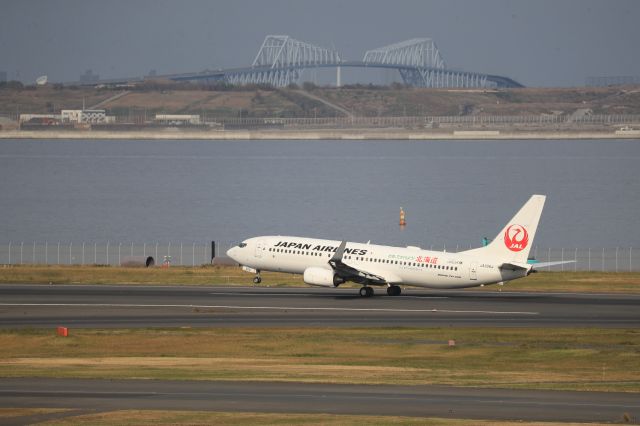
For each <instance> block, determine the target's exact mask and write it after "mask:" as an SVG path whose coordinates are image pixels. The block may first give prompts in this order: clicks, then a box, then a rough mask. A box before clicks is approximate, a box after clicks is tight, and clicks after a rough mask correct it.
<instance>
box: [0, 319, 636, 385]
mask: <svg viewBox="0 0 640 426" xmlns="http://www.w3.org/2000/svg"><path fill="white" fill-rule="evenodd" d="M449 339H455V340H456V346H454V347H449V346H448V340H449ZM0 347H1V348H2V352H1V354H0V377H63V378H64V377H77V378H103V379H109V378H114V379H115V378H121V379H124V378H130V379H185V380H258V381H260V380H264V381H296V382H309V383H314V382H321V383H355V384H403V385H416V384H443V385H454V386H473V387H500V388H505V387H506V388H529V389H563V390H585V391H586V390H599V391H625V392H640V330H636V329H632V330H620V329H607V330H604V329H584V328H581V329H551V330H550V329H543V328H540V329H530V328H525V329H490V328H455V329H450V328H374V329H362V328H352V329H341V328H325V329H315V328H314V329H306V328H260V329H250V328H240V329H235V328H234V329H217V328H209V329H190V328H181V329H121V330H94V329H72V330H71V332H70V337H66V338H64V337H57V336H55V330H53V329H35V330H28V329H27V330H4V331H0Z"/></svg>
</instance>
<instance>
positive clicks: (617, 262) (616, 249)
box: [616, 247, 618, 272]
mask: <svg viewBox="0 0 640 426" xmlns="http://www.w3.org/2000/svg"><path fill="white" fill-rule="evenodd" d="M616 272H618V247H616Z"/></svg>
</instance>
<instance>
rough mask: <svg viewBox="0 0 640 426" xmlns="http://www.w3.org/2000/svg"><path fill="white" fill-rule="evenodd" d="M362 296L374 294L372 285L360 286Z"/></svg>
mask: <svg viewBox="0 0 640 426" xmlns="http://www.w3.org/2000/svg"><path fill="white" fill-rule="evenodd" d="M360 296H361V297H371V296H373V289H372V288H371V287H360Z"/></svg>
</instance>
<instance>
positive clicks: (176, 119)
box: [155, 114, 200, 126]
mask: <svg viewBox="0 0 640 426" xmlns="http://www.w3.org/2000/svg"><path fill="white" fill-rule="evenodd" d="M155 121H157V122H160V123H163V124H171V125H173V126H180V125H185V124H200V116H199V115H197V114H196V115H187V114H156V119H155Z"/></svg>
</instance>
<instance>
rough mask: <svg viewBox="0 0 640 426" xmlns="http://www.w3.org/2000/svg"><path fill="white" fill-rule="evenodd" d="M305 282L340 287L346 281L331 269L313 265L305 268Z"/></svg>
mask: <svg viewBox="0 0 640 426" xmlns="http://www.w3.org/2000/svg"><path fill="white" fill-rule="evenodd" d="M303 277H304V282H305V283H307V284H309V285H315V286H320V287H338V286H339V285H340V284H342V283H343V282H344V280H343V279H342V278H340V277H339V276H337V275H336V274H335V272H333V271H332V270H330V269H325V268H319V267H317V266H311V267H309V268H307V269H305V270H304V275H303Z"/></svg>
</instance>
